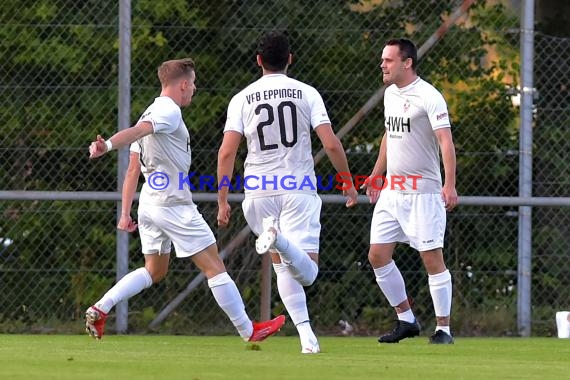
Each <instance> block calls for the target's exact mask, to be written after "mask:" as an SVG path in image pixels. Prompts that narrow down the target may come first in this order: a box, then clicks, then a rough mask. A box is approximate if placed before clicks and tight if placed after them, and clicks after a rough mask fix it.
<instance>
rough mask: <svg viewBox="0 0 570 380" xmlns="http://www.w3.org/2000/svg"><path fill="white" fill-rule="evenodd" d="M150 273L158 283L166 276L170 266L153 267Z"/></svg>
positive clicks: (153, 280) (153, 281) (155, 282)
mask: <svg viewBox="0 0 570 380" xmlns="http://www.w3.org/2000/svg"><path fill="white" fill-rule="evenodd" d="M149 273H150V277H151V278H152V283H153V284H158V283H159V282H160V281H162V280H164V278H165V277H166V274H167V273H168V268H153V269H152V270H149Z"/></svg>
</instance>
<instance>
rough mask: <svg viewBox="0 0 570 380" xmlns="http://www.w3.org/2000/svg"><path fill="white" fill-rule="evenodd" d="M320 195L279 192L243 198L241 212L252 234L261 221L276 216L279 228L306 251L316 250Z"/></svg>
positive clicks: (319, 223)
mask: <svg viewBox="0 0 570 380" xmlns="http://www.w3.org/2000/svg"><path fill="white" fill-rule="evenodd" d="M322 203H323V202H322V200H321V198H320V197H319V196H318V195H316V194H282V195H274V196H270V197H260V198H245V199H244V201H243V202H242V209H243V215H244V216H245V220H246V221H247V224H248V225H249V228H251V230H252V231H253V233H254V234H256V235H259V234H260V233H261V232H263V231H262V228H263V227H262V220H263V218H265V217H267V216H274V217H275V218H277V221H278V226H279V231H280V232H281V233H282V234H283V236H285V237H286V238H287V239H288V240H289V241H291V242H292V243H294V244H295V245H296V246H297V247H299V248H300V249H302V250H303V251H305V252H310V253H319V237H320V234H321V222H320V217H321V205H322Z"/></svg>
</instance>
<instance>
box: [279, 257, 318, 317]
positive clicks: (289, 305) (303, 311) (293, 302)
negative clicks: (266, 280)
mask: <svg viewBox="0 0 570 380" xmlns="http://www.w3.org/2000/svg"><path fill="white" fill-rule="evenodd" d="M273 269H274V270H275V274H277V290H278V291H279V296H280V297H281V301H283V305H285V308H286V309H287V312H288V313H289V316H290V317H291V320H292V321H293V323H294V324H295V326H297V325H298V324H300V323H303V322H308V321H309V310H308V308H307V296H306V295H305V289H303V286H302V285H301V284H299V281H297V280H296V279H295V278H294V277H293V274H292V273H291V272H290V270H289V266H288V265H287V264H284V263H280V264H273Z"/></svg>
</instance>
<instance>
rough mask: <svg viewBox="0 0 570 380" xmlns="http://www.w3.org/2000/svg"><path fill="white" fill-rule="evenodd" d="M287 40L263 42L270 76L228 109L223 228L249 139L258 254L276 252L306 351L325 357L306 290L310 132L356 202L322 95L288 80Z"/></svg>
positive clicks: (312, 227)
mask: <svg viewBox="0 0 570 380" xmlns="http://www.w3.org/2000/svg"><path fill="white" fill-rule="evenodd" d="M291 59H292V56H291V53H290V49H289V41H288V38H287V36H285V34H283V33H281V32H268V33H266V34H265V35H264V36H263V37H262V38H261V39H260V40H259V43H258V51H257V64H258V66H260V67H261V68H262V70H263V76H262V77H261V78H260V79H258V80H257V81H255V82H254V83H252V84H250V85H249V86H248V87H246V88H245V89H244V90H242V91H241V92H239V93H238V94H237V95H235V96H234V97H233V98H232V99H231V101H230V104H229V106H228V112H227V120H226V124H225V128H224V138H223V142H222V145H221V147H220V150H219V153H218V186H219V188H218V205H219V211H218V225H219V226H221V227H224V226H227V225H228V223H229V221H230V214H231V208H230V205H229V203H228V200H227V195H228V190H229V186H228V185H229V179H231V178H232V174H233V170H234V163H235V157H236V153H237V150H238V147H239V144H240V142H241V140H242V137H245V139H246V142H247V158H246V160H245V165H244V166H245V173H244V176H245V177H244V178H245V179H244V184H243V187H244V188H245V200H244V201H243V203H242V208H243V213H244V216H245V218H246V220H247V223H248V225H249V226H250V228H251V229H252V231H253V232H254V233H255V234H256V235H258V236H259V237H258V239H257V241H256V250H257V252H258V253H259V254H264V253H266V252H268V251H269V252H271V257H272V261H273V269H274V270H275V273H276V274H277V289H278V291H279V295H280V297H281V300H282V301H283V304H284V305H285V307H286V308H287V311H288V312H289V315H290V317H291V319H292V321H293V323H294V324H295V326H296V327H297V331H298V333H299V338H300V341H301V352H302V353H305V354H311V353H318V352H320V346H319V342H318V340H317V338H316V336H315V334H314V332H313V330H312V327H311V324H310V319H309V312H308V309H307V300H306V295H305V291H304V289H303V287H304V286H309V285H311V284H312V283H313V282H314V281H315V278H316V277H317V274H318V253H319V235H320V229H321V225H320V212H321V203H322V202H321V199H320V198H319V196H318V195H317V182H316V178H315V171H314V161H313V156H312V151H311V132H312V131H311V130H314V131H315V133H316V134H317V136H318V137H319V139H320V141H321V142H322V144H323V146H324V148H325V150H326V152H327V155H328V157H329V159H330V160H331V162H332V164H333V166H334V167H335V169H336V170H337V172H338V173H339V175H342V176H343V179H345V180H346V181H347V182H346V183H348V184H350V185H352V186H347V187H349V188H348V189H346V190H345V191H344V195H346V196H348V200H347V202H346V206H347V207H352V206H354V205H355V204H356V201H357V191H356V189H355V188H354V185H353V184H352V180H351V176H350V171H349V167H348V163H347V160H346V155H345V153H344V149H343V147H342V144H341V142H340V140H339V139H338V138H337V137H336V136H335V134H334V132H333V130H332V127H331V123H330V120H329V117H328V113H327V110H326V108H325V105H324V102H323V100H322V97H321V95H320V94H319V93H318V91H317V90H316V89H315V88H313V87H311V86H309V85H307V84H305V83H302V82H300V81H297V80H295V79H292V78H289V77H288V76H287V67H288V65H289V64H290V63H291Z"/></svg>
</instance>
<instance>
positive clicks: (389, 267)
mask: <svg viewBox="0 0 570 380" xmlns="http://www.w3.org/2000/svg"><path fill="white" fill-rule="evenodd" d="M374 274H375V275H376V283H378V286H379V287H380V290H382V293H384V296H386V298H387V299H388V302H389V303H390V305H391V306H392V307H396V306H398V305H399V304H401V303H402V302H404V301H405V300H406V299H407V298H408V296H407V295H406V284H405V283H404V278H403V277H402V273H400V270H399V269H398V267H397V266H396V263H395V262H394V260H392V261H390V262H389V263H388V264H386V265H384V266H383V267H380V268H375V269H374Z"/></svg>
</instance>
